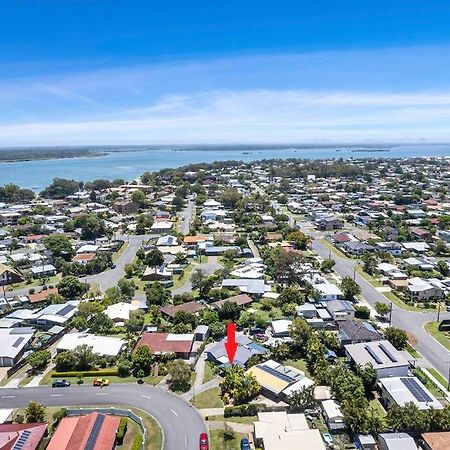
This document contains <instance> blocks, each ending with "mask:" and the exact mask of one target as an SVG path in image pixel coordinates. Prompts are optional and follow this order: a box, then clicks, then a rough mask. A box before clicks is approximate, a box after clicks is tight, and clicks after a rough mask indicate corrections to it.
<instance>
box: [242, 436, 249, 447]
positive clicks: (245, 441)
mask: <svg viewBox="0 0 450 450" xmlns="http://www.w3.org/2000/svg"><path fill="white" fill-rule="evenodd" d="M241 450H250V443H249V442H248V439H247V438H242V439H241Z"/></svg>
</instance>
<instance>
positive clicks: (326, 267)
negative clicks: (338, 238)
mask: <svg viewBox="0 0 450 450" xmlns="http://www.w3.org/2000/svg"><path fill="white" fill-rule="evenodd" d="M335 265H336V261H335V260H334V259H331V258H329V259H324V260H323V261H322V264H321V265H320V270H321V271H322V272H325V273H329V272H331V271H332V270H333V267H334V266H335Z"/></svg>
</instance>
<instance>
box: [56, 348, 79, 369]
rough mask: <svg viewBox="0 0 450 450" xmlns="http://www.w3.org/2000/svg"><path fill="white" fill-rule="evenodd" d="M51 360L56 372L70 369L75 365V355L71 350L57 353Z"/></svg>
mask: <svg viewBox="0 0 450 450" xmlns="http://www.w3.org/2000/svg"><path fill="white" fill-rule="evenodd" d="M53 362H54V363H55V369H56V371H57V372H66V371H68V370H72V369H73V368H74V367H75V365H76V360H75V355H74V354H73V352H71V351H65V352H61V353H58V354H57V355H56V356H55V359H54V360H53Z"/></svg>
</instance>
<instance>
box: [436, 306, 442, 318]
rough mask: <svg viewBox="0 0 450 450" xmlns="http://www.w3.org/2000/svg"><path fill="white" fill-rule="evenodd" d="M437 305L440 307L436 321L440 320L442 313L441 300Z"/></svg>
mask: <svg viewBox="0 0 450 450" xmlns="http://www.w3.org/2000/svg"><path fill="white" fill-rule="evenodd" d="M437 307H438V310H437V319H436V321H437V322H439V317H440V315H441V302H438V304H437Z"/></svg>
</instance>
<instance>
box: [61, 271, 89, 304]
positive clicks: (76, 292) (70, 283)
mask: <svg viewBox="0 0 450 450" xmlns="http://www.w3.org/2000/svg"><path fill="white" fill-rule="evenodd" d="M88 290H89V285H87V284H84V283H82V282H81V281H79V280H78V278H77V277H74V276H67V277H63V278H62V279H61V281H60V282H59V284H58V293H59V294H60V295H62V296H63V297H64V298H65V299H66V300H74V299H77V298H79V297H82V296H83V295H84V294H85V293H86V292H87V291H88Z"/></svg>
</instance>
